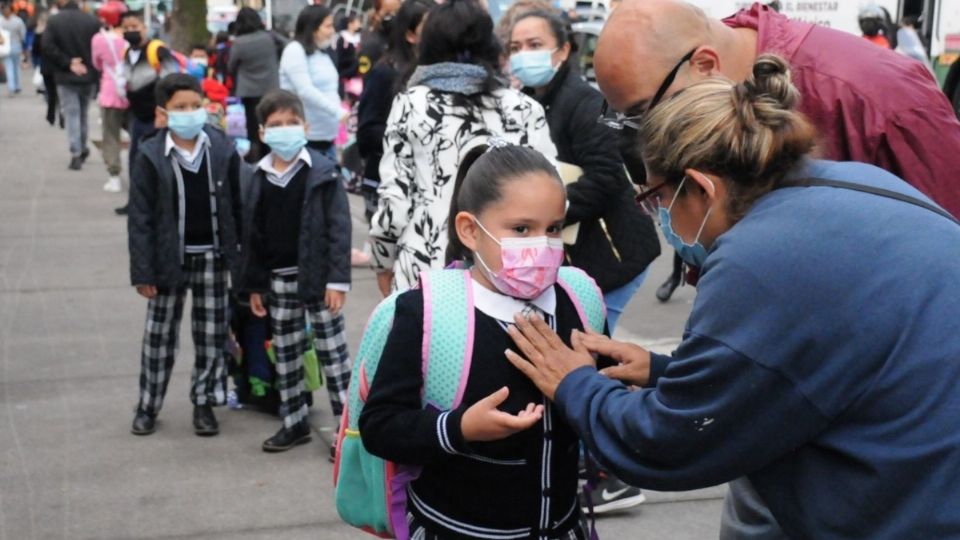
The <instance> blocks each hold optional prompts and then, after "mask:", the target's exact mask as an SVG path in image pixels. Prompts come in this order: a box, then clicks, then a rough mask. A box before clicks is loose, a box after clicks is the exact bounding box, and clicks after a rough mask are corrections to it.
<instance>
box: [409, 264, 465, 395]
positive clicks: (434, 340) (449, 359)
mask: <svg viewBox="0 0 960 540" xmlns="http://www.w3.org/2000/svg"><path fill="white" fill-rule="evenodd" d="M420 287H421V288H422V289H423V350H422V351H421V355H422V357H423V404H424V405H425V406H426V405H432V406H433V407H436V408H438V409H440V410H441V411H445V410H450V409H454V408H456V407H457V406H458V405H460V402H461V401H462V400H463V392H464V390H465V389H466V387H467V378H468V376H469V374H470V361H471V359H472V358H473V344H474V333H475V331H474V326H475V325H474V322H475V318H476V315H475V313H474V309H473V305H474V304H473V283H472V279H471V277H470V272H469V271H466V270H434V271H430V272H424V273H422V274H420ZM464 314H466V317H464Z"/></svg>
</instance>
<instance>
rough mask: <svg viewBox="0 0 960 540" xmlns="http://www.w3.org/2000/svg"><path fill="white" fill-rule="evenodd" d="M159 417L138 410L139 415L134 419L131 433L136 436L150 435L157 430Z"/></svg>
mask: <svg viewBox="0 0 960 540" xmlns="http://www.w3.org/2000/svg"><path fill="white" fill-rule="evenodd" d="M156 423H157V417H156V416H153V415H151V414H148V413H146V412H144V411H141V410H140V409H137V415H136V416H134V417H133V426H132V427H131V428H130V433H133V434H134V435H149V434H151V433H153V432H154V431H156V430H157V426H156Z"/></svg>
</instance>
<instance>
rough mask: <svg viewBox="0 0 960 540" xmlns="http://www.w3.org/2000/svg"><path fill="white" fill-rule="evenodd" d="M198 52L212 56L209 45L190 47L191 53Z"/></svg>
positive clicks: (201, 44) (195, 44) (197, 44)
mask: <svg viewBox="0 0 960 540" xmlns="http://www.w3.org/2000/svg"><path fill="white" fill-rule="evenodd" d="M196 50H200V51H203V52H205V53H207V54H210V51H209V50H208V49H207V45H206V44H205V43H194V44H193V45H191V46H190V52H191V53H192V52H193V51H196Z"/></svg>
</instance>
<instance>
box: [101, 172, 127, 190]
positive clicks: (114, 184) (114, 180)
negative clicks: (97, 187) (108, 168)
mask: <svg viewBox="0 0 960 540" xmlns="http://www.w3.org/2000/svg"><path fill="white" fill-rule="evenodd" d="M103 190H104V191H106V192H107V193H120V192H121V191H122V190H123V183H121V182H120V177H119V176H111V177H110V179H109V180H107V183H106V184H104V185H103Z"/></svg>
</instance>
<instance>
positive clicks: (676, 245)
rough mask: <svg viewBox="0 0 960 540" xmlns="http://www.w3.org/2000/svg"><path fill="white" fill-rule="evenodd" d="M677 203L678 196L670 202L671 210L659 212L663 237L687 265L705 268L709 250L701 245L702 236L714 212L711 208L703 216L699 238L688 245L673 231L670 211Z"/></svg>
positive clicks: (662, 209)
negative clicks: (711, 213) (708, 219)
mask: <svg viewBox="0 0 960 540" xmlns="http://www.w3.org/2000/svg"><path fill="white" fill-rule="evenodd" d="M686 181H687V179H686V177H684V179H683V180H681V181H680V185H679V186H677V193H680V188H682V187H683V183H684V182H686ZM676 201H677V196H676V195H674V196H673V200H672V201H670V207H669V208H663V207H662V206H661V207H660V209H659V210H658V211H657V216H658V218H659V219H660V232H662V233H663V237H664V238H665V239H666V240H667V243H668V244H670V245H671V246H673V249H675V250H677V255H680V258H681V259H683V260H684V262H686V263H687V264H690V265H693V266H696V267H697V268H703V263H704V262H706V260H707V248H705V247H704V246H703V244H701V243H700V235H701V234H702V233H703V228H704V227H705V226H706V225H707V218H709V217H710V212H712V211H713V207H712V206H711V207H710V209H709V210H707V213H706V215H704V216H703V223H701V224H700V230H699V231H697V237H696V238H694V239H693V243H692V244H688V243H686V242H684V241H683V238H680V235H679V234H677V233H675V232H674V231H673V225H672V224H671V223H670V210H673V203H675V202H676Z"/></svg>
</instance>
